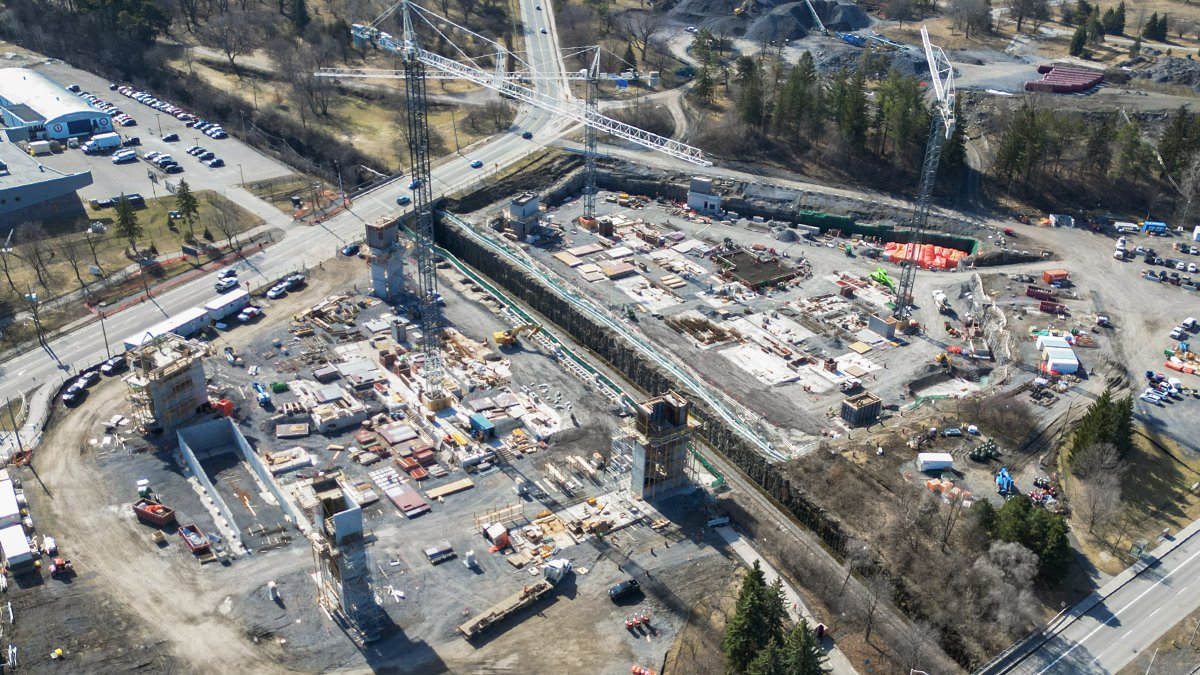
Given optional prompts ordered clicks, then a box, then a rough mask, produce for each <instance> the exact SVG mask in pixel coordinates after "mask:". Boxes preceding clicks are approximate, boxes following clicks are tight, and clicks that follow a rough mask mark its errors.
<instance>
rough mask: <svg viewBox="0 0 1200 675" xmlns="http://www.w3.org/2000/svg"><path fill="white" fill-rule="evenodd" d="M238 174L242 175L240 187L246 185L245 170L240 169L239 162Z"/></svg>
mask: <svg viewBox="0 0 1200 675" xmlns="http://www.w3.org/2000/svg"><path fill="white" fill-rule="evenodd" d="M238 175H239V176H241V177H242V187H246V172H245V171H242V165H241V164H238Z"/></svg>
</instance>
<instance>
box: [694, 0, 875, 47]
mask: <svg viewBox="0 0 1200 675" xmlns="http://www.w3.org/2000/svg"><path fill="white" fill-rule="evenodd" d="M741 4H742V3H741V2H740V1H739V0H683V2H680V3H679V4H678V5H675V7H674V9H672V10H671V12H670V16H671V18H673V19H675V20H677V21H681V22H683V23H689V24H693V25H696V26H703V27H704V28H707V29H709V30H710V31H712V32H713V33H715V34H718V35H719V34H722V33H724V34H729V35H735V36H740V37H745V38H746V39H748V40H755V41H761V40H768V41H769V40H799V39H800V38H803V37H805V36H806V35H808V34H809V33H810V32H812V30H813V28H814V26H815V25H816V22H814V21H813V17H812V13H811V12H809V10H808V5H807V4H805V3H804V2H778V1H777V0H761V1H755V0H752V6H751V8H750V10H749V11H748V12H747V13H746V14H743V15H741V16H737V15H735V14H734V13H733V10H734V8H736V7H739V6H741ZM812 6H813V9H814V10H816V12H817V16H819V17H821V23H823V24H825V27H826V28H828V29H829V30H835V31H854V30H859V29H862V28H866V27H868V26H870V25H871V19H870V18H869V17H867V15H866V14H865V13H864V12H863V11H862V10H861V9H859V8H858V5H855V4H850V3H845V4H843V3H841V2H837V1H836V0H812Z"/></svg>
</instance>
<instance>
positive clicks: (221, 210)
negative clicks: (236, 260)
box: [208, 201, 238, 248]
mask: <svg viewBox="0 0 1200 675" xmlns="http://www.w3.org/2000/svg"><path fill="white" fill-rule="evenodd" d="M210 203H211V204H212V210H210V211H209V212H208V221H209V224H211V225H212V227H213V229H215V230H216V231H218V232H220V233H221V236H223V237H225V242H226V243H227V244H228V245H229V247H230V248H233V237H234V235H236V234H237V232H238V217H237V212H236V211H235V210H234V207H233V206H232V205H231V204H228V203H226V202H217V201H213V202H210Z"/></svg>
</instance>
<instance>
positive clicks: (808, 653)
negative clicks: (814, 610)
mask: <svg viewBox="0 0 1200 675" xmlns="http://www.w3.org/2000/svg"><path fill="white" fill-rule="evenodd" d="M982 501H985V502H986V501H987V500H986V499H984V500H982ZM784 652H785V654H786V662H787V668H788V669H787V670H786V671H785V672H786V673H787V674H788V675H826V674H827V673H830V672H832V670H833V669H832V668H829V667H828V666H826V665H825V653H824V652H822V651H821V641H820V640H818V639H817V634H816V633H815V632H813V630H812V629H811V628H809V627H808V622H807V621H803V620H801V621H800V623H798V624H796V627H795V628H793V629H792V632H791V633H790V634H789V635H788V638H787V643H786V644H785V645H784Z"/></svg>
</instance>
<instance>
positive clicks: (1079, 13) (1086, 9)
mask: <svg viewBox="0 0 1200 675" xmlns="http://www.w3.org/2000/svg"><path fill="white" fill-rule="evenodd" d="M1091 15H1092V3H1090V2H1088V1H1087V0H1079V2H1077V3H1075V23H1077V24H1079V25H1081V26H1084V25H1087V22H1088V18H1089V17H1091Z"/></svg>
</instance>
